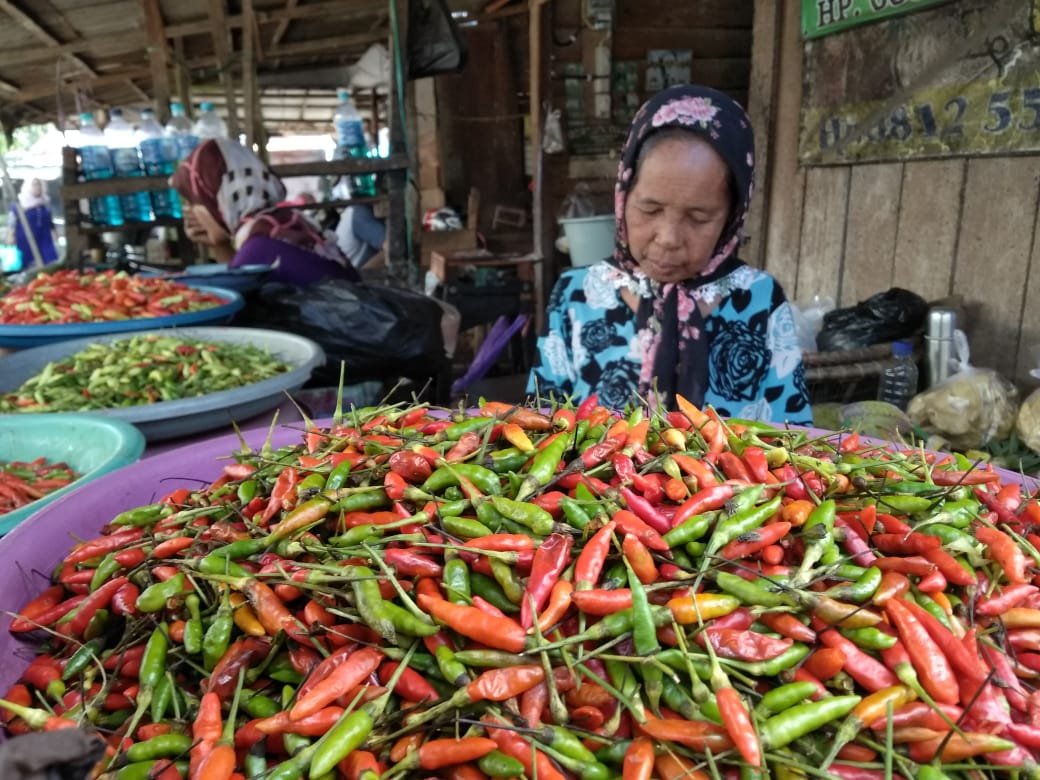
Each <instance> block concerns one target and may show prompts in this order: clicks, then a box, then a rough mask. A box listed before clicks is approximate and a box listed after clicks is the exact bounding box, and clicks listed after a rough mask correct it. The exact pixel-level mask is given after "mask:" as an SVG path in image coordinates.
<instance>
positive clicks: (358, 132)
mask: <svg viewBox="0 0 1040 780" xmlns="http://www.w3.org/2000/svg"><path fill="white" fill-rule="evenodd" d="M336 97H337V98H338V99H339V105H338V106H336V113H335V114H333V116H332V126H333V129H334V130H335V134H336V157H338V158H340V159H344V158H346V157H355V158H364V157H368V156H369V150H368V142H367V141H366V140H365V125H364V123H363V122H362V121H361V114H360V113H358V110H357V107H356V106H355V105H354V101H353V100H351V98H350V90H348V89H339V90H337V91H336ZM350 192H351V194H352V195H355V196H366V195H367V196H372V195H375V194H376V177H375V176H374V175H373V174H370V173H369V174H363V175H359V176H352V177H351V178H350Z"/></svg>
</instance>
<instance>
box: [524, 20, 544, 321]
mask: <svg viewBox="0 0 1040 780" xmlns="http://www.w3.org/2000/svg"><path fill="white" fill-rule="evenodd" d="M544 2H545V0H528V8H529V11H530V16H529V17H528V20H527V33H528V48H529V52H528V56H529V58H530V63H531V66H530V73H529V85H528V94H529V95H530V112H531V114H530V132H531V166H532V172H533V174H534V192H533V196H532V201H531V234H532V235H531V238H532V247H531V251H532V254H533V255H534V258H535V263H534V282H533V284H534V288H535V290H534V293H535V295H534V299H535V311H534V323H535V330H536V331H537V332H538V333H541V332H542V326H543V322H544V320H545V311H544V307H543V306H542V305H541V302H542V301H544V300H545V250H544V236H543V233H544V228H543V219H544V215H543V208H542V206H543V199H544V192H543V181H542V179H543V167H542V162H543V157H542V4H543V3H544Z"/></svg>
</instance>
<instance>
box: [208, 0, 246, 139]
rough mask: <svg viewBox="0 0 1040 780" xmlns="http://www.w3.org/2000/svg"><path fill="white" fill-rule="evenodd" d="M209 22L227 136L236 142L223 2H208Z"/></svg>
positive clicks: (229, 58) (237, 132) (235, 101)
mask: <svg viewBox="0 0 1040 780" xmlns="http://www.w3.org/2000/svg"><path fill="white" fill-rule="evenodd" d="M209 22H210V28H211V30H212V35H213V51H214V53H215V54H216V55H217V67H218V68H220V83H221V84H222V85H223V86H224V100H225V102H226V103H227V115H228V116H227V127H228V135H230V136H231V137H232V138H233V139H235V140H238V135H239V130H238V101H237V100H236V99H235V81H234V78H233V77H232V74H231V37H230V36H231V30H230V28H229V27H228V24H227V12H226V11H225V9H224V0H209Z"/></svg>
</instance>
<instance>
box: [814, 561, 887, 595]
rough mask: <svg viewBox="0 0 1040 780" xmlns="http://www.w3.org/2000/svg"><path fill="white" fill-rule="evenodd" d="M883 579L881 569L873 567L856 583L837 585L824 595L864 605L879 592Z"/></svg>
mask: <svg viewBox="0 0 1040 780" xmlns="http://www.w3.org/2000/svg"><path fill="white" fill-rule="evenodd" d="M881 577H882V572H881V569H879V568H877V567H876V566H871V567H870V568H869V569H867V570H866V571H865V572H864V573H863V575H862V576H861V577H860V578H859V579H858V580H856V581H855V582H846V583H843V584H841V585H835V586H834V587H833V588H828V589H827V590H826V591H824V595H826V596H830V597H831V598H832V599H837V600H838V601H851V602H854V603H856V604H862V603H863V602H864V601H866V600H867V599H869V598H870V597H871V596H873V595H874V593H875V592H876V591H877V589H878V586H879V585H880V584H881Z"/></svg>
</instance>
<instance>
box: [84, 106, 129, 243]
mask: <svg viewBox="0 0 1040 780" xmlns="http://www.w3.org/2000/svg"><path fill="white" fill-rule="evenodd" d="M75 144H76V147H77V148H78V149H79V158H80V171H81V172H82V174H83V178H84V179H85V180H86V181H101V180H104V179H111V178H112V177H113V176H114V175H115V171H114V170H113V169H112V157H111V155H110V154H109V152H108V146H107V145H106V144H105V136H104V133H102V132H101V128H100V127H98V126H97V124H96V123H95V122H94V115H93V114H91V113H90V112H89V111H88V112H85V113H83V114H80V115H79V133H78V134H77V137H76V139H75ZM90 219H91V221H92V222H93V223H94V224H95V225H113V226H115V225H122V224H123V209H122V207H121V206H120V205H119V196H118V195H103V196H101V197H98V198H91V199H90Z"/></svg>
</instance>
